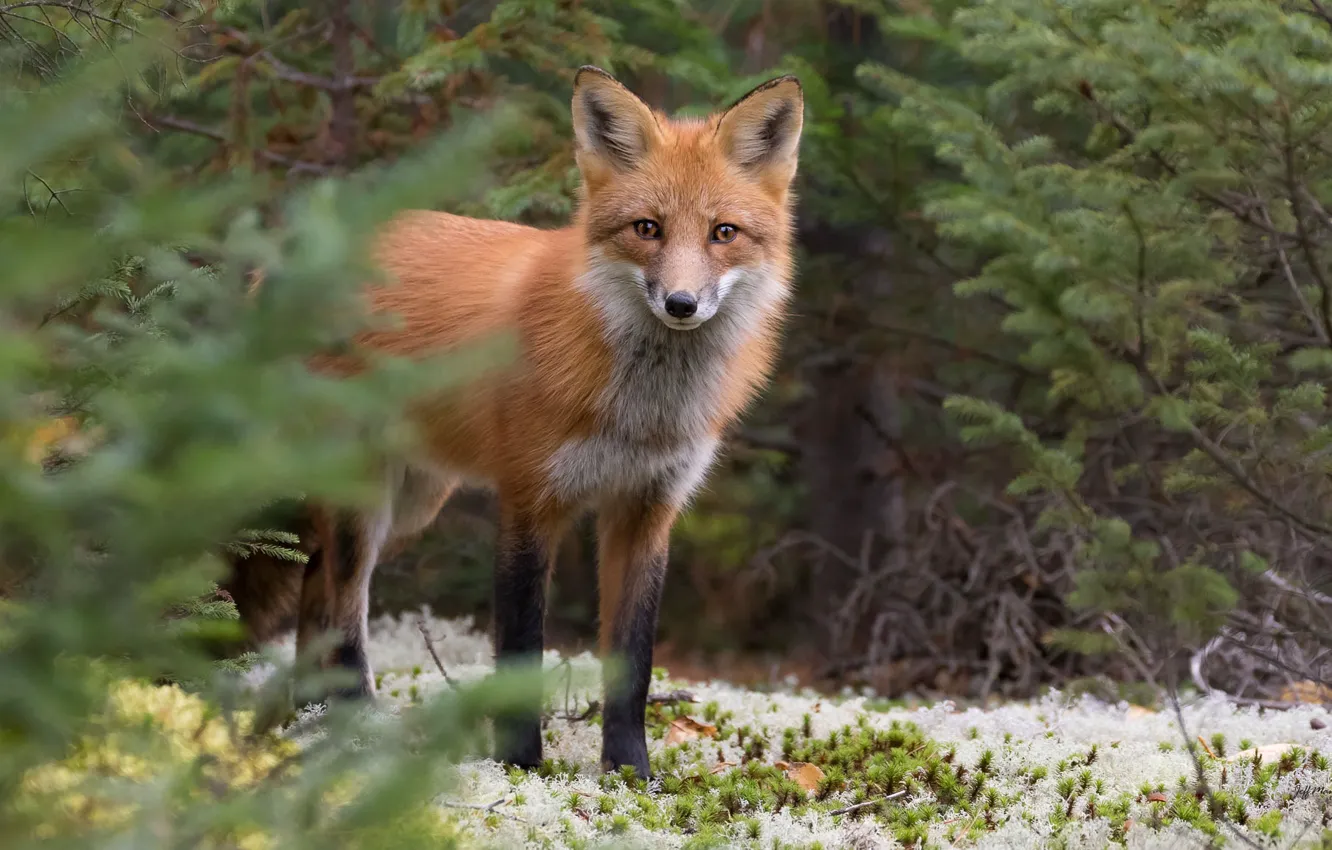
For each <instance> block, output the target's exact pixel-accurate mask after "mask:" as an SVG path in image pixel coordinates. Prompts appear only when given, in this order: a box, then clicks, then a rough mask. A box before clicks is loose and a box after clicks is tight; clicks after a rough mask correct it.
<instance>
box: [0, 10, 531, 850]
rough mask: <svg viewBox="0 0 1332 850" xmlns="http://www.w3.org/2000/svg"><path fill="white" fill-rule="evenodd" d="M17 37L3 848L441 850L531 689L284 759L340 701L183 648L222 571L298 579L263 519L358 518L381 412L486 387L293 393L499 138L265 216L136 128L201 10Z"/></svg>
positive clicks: (6, 426)
mask: <svg viewBox="0 0 1332 850" xmlns="http://www.w3.org/2000/svg"><path fill="white" fill-rule="evenodd" d="M20 6H21V8H18V7H15V6H7V7H4V9H3V10H0V14H2V15H4V16H5V22H6V26H8V27H10V28H11V30H12V32H11V35H13V38H11V40H10V42H9V46H10V47H11V48H13V49H12V50H11V51H10V52H9V53H8V54H7V55H6V56H5V60H6V62H7V64H6V66H5V69H4V71H3V72H0V81H2V82H0V85H2V86H3V89H0V92H2V93H0V126H4V127H5V128H6V129H5V132H4V133H3V134H2V135H0V211H2V212H0V216H2V217H0V254H3V256H5V258H6V262H5V263H4V264H3V268H0V327H3V330H2V331H0V376H2V377H0V434H3V435H4V439H3V440H0V573H2V574H3V582H2V584H3V588H4V591H5V594H6V598H5V600H4V602H3V607H2V608H0V835H2V836H4V843H5V846H6V847H26V846H38V845H40V846H101V847H104V846H171V847H174V846H180V847H236V846H245V847H276V846H281V847H303V846H309V847H321V848H326V847H331V846H362V847H377V846H383V844H382V841H381V839H382V838H383V834H382V832H383V829H384V828H385V825H386V824H398V823H410V824H415V825H419V829H417V828H416V827H413V829H412V830H406V831H403V830H398V829H396V827H395V831H394V835H393V839H394V842H395V846H404V847H405V846H423V847H424V846H431V847H436V846H440V843H441V841H445V842H447V841H449V840H451V839H450V836H451V834H452V830H451V828H450V827H449V826H448V824H447V823H443V822H441V820H440V817H441V815H440V814H439V812H438V811H437V810H436V809H435V808H433V807H432V806H430V805H429V803H430V801H431V800H432V799H433V798H434V796H435V795H437V794H438V793H439V792H440V791H441V790H442V789H443V788H444V787H446V776H445V774H444V773H443V772H442V771H443V769H444V768H445V767H446V766H447V764H448V763H449V762H450V761H453V760H456V759H457V758H459V757H460V756H461V755H463V754H464V753H467V752H473V751H474V750H475V747H477V746H478V745H479V744H481V743H482V739H481V736H480V733H481V731H482V727H481V719H482V717H483V716H484V715H485V714H486V712H487V711H489V710H492V709H493V708H494V706H496V705H498V704H500V703H501V702H504V701H507V700H510V699H513V698H515V697H516V696H518V695H519V694H520V693H521V692H524V691H526V690H528V689H529V688H530V684H529V683H525V682H508V681H501V680H494V681H490V682H487V683H485V684H484V685H482V686H480V687H478V688H475V689H468V690H461V691H457V692H451V693H448V694H446V695H444V696H443V697H441V698H439V699H436V700H431V701H428V702H427V703H425V704H423V705H421V706H419V707H417V708H416V709H414V711H413V712H411V713H410V715H409V716H405V717H403V718H401V719H400V720H398V721H395V722H393V723H389V724H385V723H383V722H382V721H381V720H377V719H376V718H374V717H368V716H360V715H356V714H353V713H350V712H349V711H347V710H345V709H339V708H336V707H335V708H334V709H332V710H329V711H328V712H327V713H326V714H325V715H323V716H322V717H319V718H317V723H318V725H319V726H320V727H321V729H322V731H323V732H325V733H326V735H325V737H323V738H322V739H318V740H315V741H313V742H309V743H307V744H306V745H304V746H303V747H302V750H301V752H300V754H299V757H297V756H296V754H295V752H294V750H293V748H292V746H291V744H290V742H287V743H283V742H282V741H281V740H279V739H277V738H275V737H274V733H275V730H276V728H277V726H278V724H279V723H281V722H284V721H285V720H286V719H287V718H288V716H289V714H290V705H291V699H292V697H293V695H294V696H295V697H296V699H297V703H296V704H298V705H299V704H303V702H304V699H303V697H305V696H308V695H310V694H313V693H316V692H319V691H321V690H322V688H324V687H326V686H327V685H328V684H329V680H330V679H332V678H336V675H335V674H333V673H329V674H319V673H318V672H317V671H313V670H311V669H309V667H310V664H309V660H308V659H298V662H297V665H296V666H295V667H288V666H286V665H281V666H279V668H278V670H277V672H276V674H275V675H274V676H273V677H271V678H270V679H268V680H267V683H266V684H265V685H264V686H263V687H262V688H260V689H259V690H258V691H251V690H249V689H246V688H244V687H242V683H241V682H240V681H238V680H237V678H236V677H235V676H234V675H219V673H223V672H235V671H237V670H239V669H241V668H242V667H243V666H244V663H243V661H242V662H241V663H236V662H233V663H231V664H228V665H224V667H223V670H222V671H219V669H218V667H217V666H216V665H215V664H214V663H213V661H212V659H211V658H210V657H209V655H208V654H207V653H206V652H204V651H203V647H202V643H203V641H200V640H198V639H197V638H200V637H205V638H206V637H209V636H218V635H223V634H228V633H229V634H232V635H233V636H234V634H235V609H234V607H233V606H231V605H230V604H229V602H228V600H226V599H225V598H224V597H222V596H220V595H218V594H217V593H216V592H215V585H214V582H215V581H216V580H217V579H218V578H219V577H220V576H221V570H222V561H221V559H220V558H219V557H218V553H219V552H220V551H222V550H225V549H228V548H235V547H238V546H239V547H264V550H265V551H267V552H269V554H273V555H277V556H281V557H290V556H298V553H296V552H293V551H290V549H289V544H290V543H291V542H292V541H290V540H289V539H286V538H283V537H281V536H274V535H273V534H272V533H271V532H267V531H265V530H263V529H251V528H250V526H249V525H248V524H247V523H248V520H249V518H250V517H251V516H253V514H254V513H255V511H256V509H257V508H259V507H262V506H263V505H266V504H269V503H271V502H273V501H274V500H276V499H279V498H282V497H288V496H290V495H292V494H294V493H304V494H309V495H311V496H314V497H317V498H320V499H326V500H329V501H330V502H332V503H335V504H351V503H354V502H357V501H359V500H360V499H362V498H364V497H365V495H366V494H367V493H369V492H371V488H372V486H373V480H374V479H373V476H372V475H371V470H372V461H373V460H374V459H375V458H376V457H378V456H379V455H380V454H381V453H383V452H392V451H397V450H400V449H402V448H404V447H405V446H407V445H408V444H409V441H410V440H411V439H412V435H411V434H410V432H409V431H408V430H407V429H405V428H404V427H403V425H402V423H401V422H400V421H399V417H398V414H397V410H398V409H399V408H400V407H401V402H402V400H403V399H404V398H406V397H407V396H408V395H409V394H412V393H416V392H420V391H421V390H422V389H426V388H431V387H434V386H439V385H441V384H442V383H443V382H447V381H450V380H453V379H456V378H457V377H459V376H461V375H463V374H466V373H467V370H469V369H475V368H483V367H484V366H485V365H486V364H488V363H491V362H494V360H493V358H494V357H495V356H496V354H497V352H496V351H495V350H493V349H492V348H491V347H489V346H487V347H485V350H483V351H478V352H476V354H475V356H470V357H469V356H460V357H459V358H458V359H456V360H451V361H449V362H448V363H444V364H440V363H426V364H420V365H416V364H406V363H392V362H386V363H383V364H376V365H375V367H374V368H372V369H369V370H367V372H365V373H364V374H363V375H360V376H358V377H355V378H352V379H331V378H328V377H323V376H320V375H317V374H315V373H313V372H312V371H311V370H309V369H308V368H307V363H308V359H309V357H310V356H311V355H313V354H315V353H317V352H320V351H324V350H327V349H328V348H329V347H330V346H336V345H339V344H341V343H343V342H345V340H346V339H347V337H348V336H349V334H351V333H352V332H353V331H355V330H356V329H358V328H359V327H361V326H362V322H363V321H364V319H363V317H362V316H361V315H360V313H359V301H358V300H357V299H356V298H355V295H356V293H357V290H358V289H359V287H360V286H361V285H362V284H363V283H364V280H365V279H366V276H367V274H368V268H367V266H366V264H365V262H364V252H363V248H364V237H365V236H366V235H367V234H368V233H369V232H370V231H371V230H372V229H373V228H374V227H375V226H376V225H377V224H378V223H380V222H382V221H383V220H384V219H385V218H387V217H388V216H390V215H392V214H393V213H395V212H396V211H397V210H398V209H400V208H402V207H404V206H418V205H432V204H448V203H450V202H454V201H456V200H457V199H458V198H460V197H462V196H464V195H468V194H474V193H476V192H479V191H482V190H484V188H485V186H486V181H487V180H490V179H493V172H492V171H491V169H490V167H489V162H490V160H491V158H492V157H493V156H494V152H495V150H496V149H497V148H500V147H502V145H501V144H500V142H501V140H503V139H513V138H518V137H521V136H523V135H524V133H525V121H524V119H523V117H522V114H521V111H519V110H505V109H500V110H496V111H491V112H488V113H487V115H485V116H475V115H473V116H465V115H458V116H457V117H456V120H455V121H454V122H453V123H452V125H451V126H450V127H449V128H443V131H442V132H441V133H439V134H437V136H436V138H435V139H434V140H432V142H431V143H430V144H426V145H422V146H419V147H418V148H417V149H416V150H415V151H413V152H412V154H411V155H409V156H403V157H401V158H400V160H399V161H398V162H396V163H394V164H393V166H392V167H384V168H375V169H367V170H363V171H361V172H360V173H358V174H357V175H355V176H354V177H344V178H322V179H319V180H315V181H311V182H307V183H305V184H304V185H302V186H301V187H299V188H298V189H295V190H293V191H287V192H282V193H277V192H275V191H274V189H275V188H276V187H275V186H274V185H273V184H272V183H271V182H270V181H269V180H268V179H267V177H268V175H266V174H264V173H262V172H260V171H256V170H254V169H252V168H249V167H246V165H245V164H244V163H236V162H233V163H231V165H232V167H229V168H227V169H217V170H214V171H212V172H204V173H190V170H189V169H188V168H182V167H180V166H179V163H180V162H182V161H184V159H188V156H187V155H186V153H187V152H181V151H175V150H172V141H174V140H168V139H163V138H161V137H160V136H159V135H158V134H155V133H153V132H152V131H151V130H149V129H148V127H146V126H144V125H145V121H148V122H151V121H152V118H151V117H150V116H154V115H157V114H159V113H160V112H162V111H163V110H165V109H166V108H168V107H169V106H171V105H172V104H174V103H176V102H177V100H178V98H179V96H180V95H181V89H180V77H179V75H178V72H179V70H180V68H182V67H184V65H186V64H188V63H189V58H190V56H189V54H190V51H191V50H193V49H195V48H196V47H197V44H195V43H194V42H193V39H194V38H195V37H196V36H197V33H198V28H199V27H200V26H204V24H202V23H198V22H199V21H207V20H208V18H209V16H210V15H212V14H213V13H215V12H217V11H218V10H216V9H210V8H192V7H180V8H176V9H167V10H157V11H152V10H147V9H146V7H142V6H135V5H125V4H120V5H115V6H112V5H111V4H107V6H106V7H105V8H103V7H102V6H100V5H99V6H86V7H85V6H79V5H77V4H55V5H52V6H49V7H47V6H44V5H42V4H20ZM24 13H26V15H25V14H24ZM191 15H196V16H199V17H190V16H191ZM27 16H36V17H32V18H29V17H27ZM190 21H194V22H195V23H190ZM182 157H183V158H184V159H182ZM43 193H44V194H43ZM266 215H272V216H273V217H274V219H275V221H272V222H265V221H264V218H265V216H266ZM257 266H262V267H264V268H265V269H266V271H267V274H268V277H267V281H266V284H265V286H264V287H263V288H262V289H261V290H260V291H259V292H257V293H254V294H251V293H250V292H249V291H248V290H249V287H248V283H247V273H248V272H249V271H250V270H251V269H253V268H255V267H257ZM90 282H91V283H90ZM498 353H500V354H502V353H503V352H498ZM441 367H442V368H441ZM247 529H249V530H247ZM163 680H170V681H175V682H178V683H180V684H181V685H183V686H185V687H187V688H189V689H190V691H191V692H190V693H187V692H186V691H184V690H182V689H181V688H180V687H178V686H174V685H173V686H159V685H155V684H153V683H156V682H161V681H163ZM357 740H360V741H362V742H364V741H373V742H374V743H375V746H373V747H358V746H354V744H355V742H356V741H357Z"/></svg>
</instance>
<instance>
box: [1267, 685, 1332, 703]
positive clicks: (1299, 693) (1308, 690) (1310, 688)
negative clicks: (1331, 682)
mask: <svg viewBox="0 0 1332 850" xmlns="http://www.w3.org/2000/svg"><path fill="white" fill-rule="evenodd" d="M1280 699H1281V701H1282V702H1311V703H1316V704H1321V703H1332V688H1329V687H1328V686H1327V685H1320V684H1319V683H1317V682H1309V681H1304V682H1295V683H1294V684H1291V685H1287V686H1286V687H1284V688H1282V690H1281V696H1280Z"/></svg>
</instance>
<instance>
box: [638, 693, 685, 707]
mask: <svg viewBox="0 0 1332 850" xmlns="http://www.w3.org/2000/svg"><path fill="white" fill-rule="evenodd" d="M681 702H695V699H694V695H693V694H692V693H690V692H689V691H668V692H666V693H664V694H648V697H647V704H648V705H675V704H676V703H681Z"/></svg>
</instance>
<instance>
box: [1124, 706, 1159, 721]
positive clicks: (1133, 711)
mask: <svg viewBox="0 0 1332 850" xmlns="http://www.w3.org/2000/svg"><path fill="white" fill-rule="evenodd" d="M1154 714H1156V712H1155V711H1152V710H1151V709H1150V708H1143V707H1142V706H1140V705H1130V706H1129V707H1128V715H1127V716H1128V717H1130V718H1132V717H1151V716H1152V715H1154Z"/></svg>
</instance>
